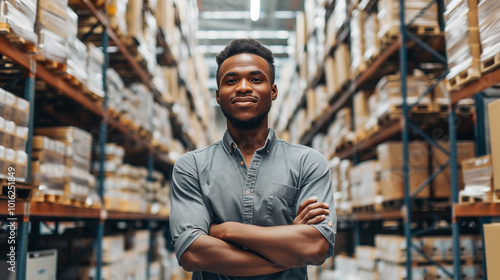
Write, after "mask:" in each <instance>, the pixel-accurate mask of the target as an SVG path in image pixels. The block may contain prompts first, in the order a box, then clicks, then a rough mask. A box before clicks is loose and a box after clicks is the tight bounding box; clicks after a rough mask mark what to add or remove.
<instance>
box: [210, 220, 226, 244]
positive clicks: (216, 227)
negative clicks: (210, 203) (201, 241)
mask: <svg viewBox="0 0 500 280" xmlns="http://www.w3.org/2000/svg"><path fill="white" fill-rule="evenodd" d="M230 223H231V222H225V223H222V224H212V225H211V226H210V231H209V232H208V235H210V236H212V237H215V238H218V239H221V240H224V233H225V228H226V226H228V225H229V224H230Z"/></svg>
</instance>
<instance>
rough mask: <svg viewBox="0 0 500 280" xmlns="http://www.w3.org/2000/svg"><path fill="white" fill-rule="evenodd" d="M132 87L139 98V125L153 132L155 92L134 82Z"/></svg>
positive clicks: (137, 109)
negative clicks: (152, 119)
mask: <svg viewBox="0 0 500 280" xmlns="http://www.w3.org/2000/svg"><path fill="white" fill-rule="evenodd" d="M130 89H131V90H132V92H134V94H135V95H136V96H137V97H138V99H137V101H138V102H137V108H136V109H135V110H136V111H137V118H138V122H139V126H140V127H142V128H143V129H144V130H146V131H148V132H151V131H152V126H151V118H152V115H153V105H154V100H153V94H152V93H151V91H150V90H149V89H148V88H147V87H146V86H145V85H143V84H138V83H137V84H132V85H130Z"/></svg>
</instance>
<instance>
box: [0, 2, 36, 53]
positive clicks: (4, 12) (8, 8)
mask: <svg viewBox="0 0 500 280" xmlns="http://www.w3.org/2000/svg"><path fill="white" fill-rule="evenodd" d="M36 12H37V0H20V1H13V0H1V1H0V29H1V30H3V31H5V32H12V33H14V35H15V36H17V37H19V38H20V39H22V40H26V41H28V42H31V43H33V44H36V43H37V42H38V37H37V35H36V33H35V29H34V28H35V20H36Z"/></svg>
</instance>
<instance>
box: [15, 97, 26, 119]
mask: <svg viewBox="0 0 500 280" xmlns="http://www.w3.org/2000/svg"><path fill="white" fill-rule="evenodd" d="M16 99H17V101H16V112H15V114H14V122H15V123H16V124H17V125H20V126H28V122H29V114H30V102H29V101H28V100H26V99H24V98H21V97H17V98H16Z"/></svg>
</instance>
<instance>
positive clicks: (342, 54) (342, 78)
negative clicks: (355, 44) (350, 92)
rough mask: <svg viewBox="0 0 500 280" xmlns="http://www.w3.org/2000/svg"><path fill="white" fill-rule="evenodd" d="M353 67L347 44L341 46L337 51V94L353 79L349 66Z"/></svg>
mask: <svg viewBox="0 0 500 280" xmlns="http://www.w3.org/2000/svg"><path fill="white" fill-rule="evenodd" d="M350 65H351V54H350V52H349V47H348V46H347V45H346V44H340V45H339V46H338V47H337V50H335V69H336V76H337V83H336V86H337V88H336V89H335V92H338V91H340V90H341V89H342V88H343V87H344V86H345V85H346V84H347V82H348V81H349V80H350V79H351V75H350V73H351V72H350V71H349V66H350Z"/></svg>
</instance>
